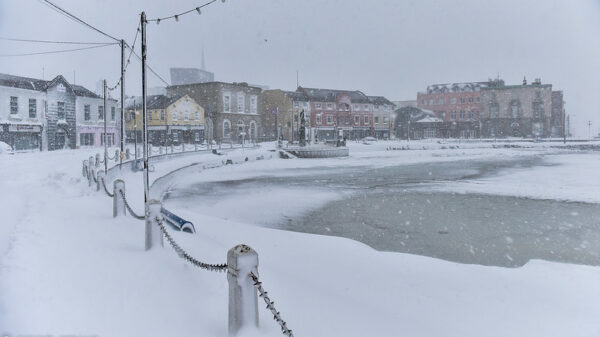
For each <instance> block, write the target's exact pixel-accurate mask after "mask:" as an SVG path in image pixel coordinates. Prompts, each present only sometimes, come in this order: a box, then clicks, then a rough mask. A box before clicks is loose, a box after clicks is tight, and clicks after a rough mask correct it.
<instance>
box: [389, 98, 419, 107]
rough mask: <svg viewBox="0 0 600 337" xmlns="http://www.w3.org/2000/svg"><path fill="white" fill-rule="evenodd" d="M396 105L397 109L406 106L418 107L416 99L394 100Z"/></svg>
mask: <svg viewBox="0 0 600 337" xmlns="http://www.w3.org/2000/svg"><path fill="white" fill-rule="evenodd" d="M392 103H394V105H395V106H396V109H400V108H404V107H405V106H411V107H413V108H416V107H417V101H416V100H405V101H392Z"/></svg>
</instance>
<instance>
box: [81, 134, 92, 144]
mask: <svg viewBox="0 0 600 337" xmlns="http://www.w3.org/2000/svg"><path fill="white" fill-rule="evenodd" d="M79 145H81V146H91V145H94V134H93V133H80V134H79Z"/></svg>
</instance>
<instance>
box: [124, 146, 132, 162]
mask: <svg viewBox="0 0 600 337" xmlns="http://www.w3.org/2000/svg"><path fill="white" fill-rule="evenodd" d="M129 158H131V151H129V148H126V149H125V159H127V160H129Z"/></svg>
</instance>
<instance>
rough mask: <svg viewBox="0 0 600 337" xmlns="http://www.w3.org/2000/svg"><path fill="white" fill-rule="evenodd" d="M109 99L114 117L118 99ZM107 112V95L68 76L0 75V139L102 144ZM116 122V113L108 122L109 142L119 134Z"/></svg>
mask: <svg viewBox="0 0 600 337" xmlns="http://www.w3.org/2000/svg"><path fill="white" fill-rule="evenodd" d="M108 103H109V107H110V109H109V110H108V113H109V114H110V115H109V118H112V117H113V111H114V107H116V101H115V100H109V102H108ZM94 109H95V110H94ZM115 113H116V112H115ZM104 114H105V107H104V102H103V99H101V98H100V97H99V96H98V95H96V94H94V93H93V92H91V91H90V90H88V89H86V88H84V87H82V86H79V85H72V84H69V83H68V82H67V80H66V79H65V78H64V77H63V76H60V75H59V76H57V77H55V78H54V79H52V80H50V81H45V80H40V79H35V78H28V77H21V76H13V75H7V74H0V141H3V142H6V143H8V144H9V145H11V146H12V147H13V148H14V149H17V150H23V149H40V150H57V149H63V148H71V149H72V148H76V147H77V146H80V145H90V146H100V145H103V140H102V138H101V136H102V134H101V133H103V132H104V123H103V118H104ZM101 121H102V123H101ZM117 123H118V118H116V116H115V118H113V119H110V121H107V124H108V125H107V135H106V138H107V139H108V141H109V142H110V144H114V143H115V139H117V138H118V127H117Z"/></svg>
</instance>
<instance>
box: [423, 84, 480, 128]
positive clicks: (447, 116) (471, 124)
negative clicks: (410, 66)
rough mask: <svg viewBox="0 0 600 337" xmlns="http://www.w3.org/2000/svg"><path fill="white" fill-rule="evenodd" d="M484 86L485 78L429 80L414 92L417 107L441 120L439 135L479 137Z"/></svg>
mask: <svg viewBox="0 0 600 337" xmlns="http://www.w3.org/2000/svg"><path fill="white" fill-rule="evenodd" d="M487 86H488V82H469V83H448V84H432V85H430V86H428V87H427V91H425V92H419V93H417V107H418V108H420V109H426V110H430V111H433V112H434V113H435V117H437V118H439V119H441V120H443V123H441V125H440V126H439V129H438V137H440V138H475V137H479V129H480V123H479V113H480V106H481V89H482V88H485V87H487Z"/></svg>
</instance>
